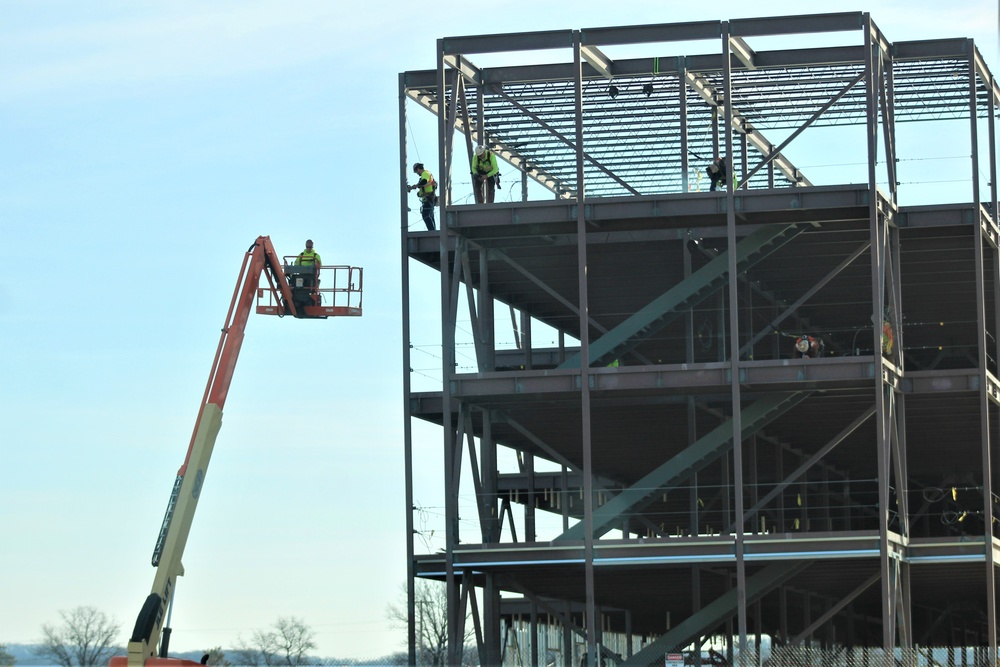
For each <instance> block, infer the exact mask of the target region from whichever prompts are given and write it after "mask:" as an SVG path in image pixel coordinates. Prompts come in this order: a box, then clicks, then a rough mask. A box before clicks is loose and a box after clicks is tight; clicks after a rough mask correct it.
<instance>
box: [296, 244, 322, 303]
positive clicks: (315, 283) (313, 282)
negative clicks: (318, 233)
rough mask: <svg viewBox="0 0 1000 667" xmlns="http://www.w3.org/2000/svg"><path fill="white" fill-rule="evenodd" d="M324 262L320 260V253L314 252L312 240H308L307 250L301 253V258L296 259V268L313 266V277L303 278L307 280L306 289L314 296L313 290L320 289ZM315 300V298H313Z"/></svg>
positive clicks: (304, 275) (305, 275)
mask: <svg viewBox="0 0 1000 667" xmlns="http://www.w3.org/2000/svg"><path fill="white" fill-rule="evenodd" d="M322 263H323V260H322V259H320V256H319V253H318V252H316V251H315V250H313V242H312V239H307V240H306V249H305V250H303V251H302V252H300V253H299V256H298V257H296V258H295V266H311V267H313V271H312V275H309V274H301V275H302V278H303V279H305V281H306V282H305V284H304V285H303V287H304V288H306V289H308V290H309V292H310V294H312V291H313V289H319V268H320V264H322ZM313 300H315V298H314V297H313Z"/></svg>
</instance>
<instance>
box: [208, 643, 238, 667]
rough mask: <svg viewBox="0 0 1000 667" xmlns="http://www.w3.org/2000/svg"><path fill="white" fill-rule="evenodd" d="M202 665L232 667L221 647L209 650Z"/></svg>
mask: <svg viewBox="0 0 1000 667" xmlns="http://www.w3.org/2000/svg"><path fill="white" fill-rule="evenodd" d="M202 664H205V665H208V667H231V665H230V663H229V661H228V660H227V659H226V654H225V652H224V651H223V650H222V647H221V646H215V647H213V648H210V649H208V652H206V653H205V657H204V662H203V663H202Z"/></svg>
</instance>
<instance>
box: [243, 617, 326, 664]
mask: <svg viewBox="0 0 1000 667" xmlns="http://www.w3.org/2000/svg"><path fill="white" fill-rule="evenodd" d="M314 636H315V634H314V633H313V631H312V629H311V628H310V627H309V626H308V625H306V624H305V623H304V622H303V621H301V620H300V619H297V618H295V617H294V616H288V617H281V618H279V619H278V620H277V621H275V623H274V626H273V627H272V628H270V629H268V630H254V631H253V633H252V634H251V636H250V640H249V641H246V640H244V639H243V638H242V637H240V638H239V640H238V641H237V642H236V644H237V651H236V654H237V656H238V658H237V659H238V661H239V663H240V664H241V665H247V666H248V667H260V666H261V665H264V666H265V667H279V666H281V667H301V666H302V665H308V664H310V663H311V660H310V658H309V656H308V653H309V651H311V650H313V649H314V648H316V642H315V641H313V637H314Z"/></svg>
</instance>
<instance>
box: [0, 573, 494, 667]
mask: <svg viewBox="0 0 1000 667" xmlns="http://www.w3.org/2000/svg"><path fill="white" fill-rule="evenodd" d="M401 593H402V599H403V603H402V604H400V605H389V606H388V607H387V609H386V617H387V618H388V619H389V620H390V621H392V622H393V624H394V627H397V628H399V629H405V628H406V626H407V622H408V619H407V614H406V604H405V599H406V586H405V585H404V586H403V587H402V589H401ZM59 618H60V622H59V623H56V624H48V623H46V624H44V625H42V638H41V641H40V643H38V644H36V645H34V647H33V648H32V653H33V654H34V655H35V656H36V657H37V658H39V659H40V660H44V661H45V662H46V663H47V664H49V665H57V666H58V667H107V665H108V662H109V661H110V660H111V658H112V657H115V656H122V655H126V650H125V649H124V648H123V647H121V646H119V645H118V644H117V643H116V640H117V638H118V637H120V636H121V623H119V622H118V621H117V620H116V619H115V618H114V617H112V616H108V615H107V614H105V613H104V612H103V611H100V610H99V609H97V608H95V607H90V606H80V607H76V608H74V609H70V610H63V611H60V612H59ZM447 619H448V614H447V599H446V596H445V588H444V586H443V585H442V584H439V583H437V582H429V581H423V580H421V581H418V582H417V586H416V617H415V619H414V623H415V627H416V629H417V665H419V666H420V667H423V666H425V665H426V666H427V667H438V666H443V665H445V664H446V660H447V638H448V632H447ZM471 636H472V635H471V631H469V632H467V633H466V642H468V640H469V639H470V638H471ZM405 643H406V642H405V639H404V640H403V642H402V644H403V645H404V646H405ZM315 648H316V642H315V633H314V632H313V631H312V629H311V628H310V627H309V626H308V625H307V624H306V623H305V622H304V621H303V620H301V619H299V618H296V617H294V616H288V617H280V618H278V619H277V620H276V621H275V622H274V623H273V624H272V625H271V626H270V627H268V628H266V629H263V630H253V631H252V632H251V633H250V636H249V637H248V638H246V639H244V638H243V637H242V636H240V637H239V638H238V640H237V642H236V646H235V648H232V649H230V652H229V654H228V655H227V653H226V652H225V651H224V650H223V649H222V647H219V646H216V647H212V648H209V649H207V650H206V651H205V652H204V654H203V655H202V656H201V659H200V662H201V663H202V664H204V665H208V666H209V667H234V666H237V665H238V666H240V667H305V666H307V665H322V661H321V660H318V659H317V658H315V657H312V656H310V652H311V651H313V650H314V649H315ZM195 660H196V661H197V660H198V658H197V657H195ZM385 660H386V663H384V664H394V665H405V664H407V656H406V653H405V652H400V653H395V654H393V655H391V656H387V658H386V659H385ZM340 662H343V661H340ZM462 662H463V664H464V665H469V666H474V665H477V664H478V660H477V658H476V651H475V649H474V648H472V647H468V648H467V649H466V650H465V656H464V659H463V661H462ZM15 663H16V660H15V657H14V656H13V655H12V654H11V653H10V652H9V651H8V648H7V645H6V644H0V667H15Z"/></svg>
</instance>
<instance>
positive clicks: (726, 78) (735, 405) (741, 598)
mask: <svg viewBox="0 0 1000 667" xmlns="http://www.w3.org/2000/svg"><path fill="white" fill-rule="evenodd" d="M730 46H731V45H730V37H729V22H728V21H723V22H722V61H723V63H724V67H723V70H722V74H723V77H722V81H723V84H722V86H723V95H724V96H725V98H724V99H723V104H724V110H725V123H724V125H723V127H724V128H725V131H726V178H727V179H728V180H730V181H731V180H732V177H733V132H732V127H733V104H732V102H733V68H732V60H731V57H730ZM725 192H726V231H727V250H728V256H729V368H730V375H731V376H732V380H731V384H730V390H731V392H732V412H733V417H732V425H733V498H734V500H735V503H736V506H735V511H736V517H737V521H736V524H735V525H736V529H735V530H734V536H733V537H734V542H735V545H734V546H735V550H736V612H737V627H738V631H739V656H740V664H741V665H745V664H746V663H745V661H744V658H745V656H744V651H745V649H746V648H747V591H746V562H745V561H744V559H743V556H744V549H745V544H744V536H743V527H744V523H745V521H746V519H745V518H744V516H743V515H744V513H745V510H744V509H743V435H742V434H743V424H742V419H741V413H742V410H741V407H740V335H739V331H740V322H739V315H740V313H739V275H738V272H737V265H736V197H735V195H736V193H735V192H734V191H733V184H732V183H731V182H729V183H726V189H725Z"/></svg>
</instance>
